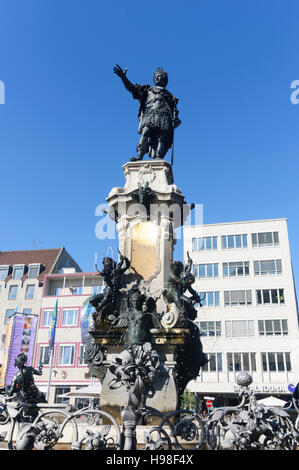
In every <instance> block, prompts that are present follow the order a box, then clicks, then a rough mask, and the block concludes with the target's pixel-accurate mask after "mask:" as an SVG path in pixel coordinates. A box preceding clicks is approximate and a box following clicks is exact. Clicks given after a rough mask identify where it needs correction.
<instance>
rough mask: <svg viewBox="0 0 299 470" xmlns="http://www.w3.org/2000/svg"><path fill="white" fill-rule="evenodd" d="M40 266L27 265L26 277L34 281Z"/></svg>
mask: <svg viewBox="0 0 299 470" xmlns="http://www.w3.org/2000/svg"><path fill="white" fill-rule="evenodd" d="M39 272H40V264H29V267H28V277H29V278H30V279H34V278H36V277H38V276H39Z"/></svg>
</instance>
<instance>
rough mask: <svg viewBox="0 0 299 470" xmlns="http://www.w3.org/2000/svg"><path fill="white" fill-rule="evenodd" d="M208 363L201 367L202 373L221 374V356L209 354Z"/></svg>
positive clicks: (219, 354)
mask: <svg viewBox="0 0 299 470" xmlns="http://www.w3.org/2000/svg"><path fill="white" fill-rule="evenodd" d="M207 356H208V362H207V363H206V364H205V365H204V366H203V367H202V371H203V372H222V354H221V353H209V354H207Z"/></svg>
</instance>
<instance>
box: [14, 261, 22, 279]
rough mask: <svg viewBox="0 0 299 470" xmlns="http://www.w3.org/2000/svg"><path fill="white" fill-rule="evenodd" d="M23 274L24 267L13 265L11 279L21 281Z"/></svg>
mask: <svg viewBox="0 0 299 470" xmlns="http://www.w3.org/2000/svg"><path fill="white" fill-rule="evenodd" d="M23 274H24V265H23V264H22V265H15V266H14V267H13V272H12V278H13V279H21V277H22V276H23Z"/></svg>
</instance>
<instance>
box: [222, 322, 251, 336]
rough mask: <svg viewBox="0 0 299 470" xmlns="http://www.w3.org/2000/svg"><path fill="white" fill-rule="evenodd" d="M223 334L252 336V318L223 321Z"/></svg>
mask: <svg viewBox="0 0 299 470" xmlns="http://www.w3.org/2000/svg"><path fill="white" fill-rule="evenodd" d="M225 336H227V337H229V338H242V337H249V336H254V324H253V320H227V321H226V322H225Z"/></svg>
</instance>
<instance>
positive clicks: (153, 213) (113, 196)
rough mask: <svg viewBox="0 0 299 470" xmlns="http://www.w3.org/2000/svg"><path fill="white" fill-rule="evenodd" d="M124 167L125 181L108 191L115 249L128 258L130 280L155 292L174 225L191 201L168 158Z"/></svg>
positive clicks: (163, 280) (163, 279) (162, 281)
mask: <svg viewBox="0 0 299 470" xmlns="http://www.w3.org/2000/svg"><path fill="white" fill-rule="evenodd" d="M123 170H124V174H125V178H126V182H125V185H124V187H123V188H113V189H112V190H111V192H110V194H109V196H108V197H107V202H108V203H109V205H110V207H111V208H112V209H113V212H114V214H115V217H116V221H117V230H118V237H119V250H120V252H121V253H122V254H123V255H125V256H126V257H127V258H128V259H129V260H130V261H131V268H130V271H131V275H130V276H131V279H130V280H132V281H134V280H138V281H142V284H143V287H146V290H147V291H148V293H149V294H150V295H155V294H159V292H161V291H162V290H163V289H164V288H165V287H166V284H167V279H168V275H169V269H170V264H171V262H172V254H173V245H174V243H175V241H174V229H175V228H177V227H180V226H181V225H182V224H183V222H184V220H185V219H186V218H187V216H188V214H189V211H190V207H191V206H189V205H187V204H186V202H185V198H184V195H183V194H182V192H181V190H180V189H179V188H178V187H177V186H176V185H175V184H174V180H173V174H172V167H171V165H170V164H169V163H168V162H165V161H164V160H153V161H151V162H149V161H140V162H128V163H126V164H125V165H124V166H123Z"/></svg>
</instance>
